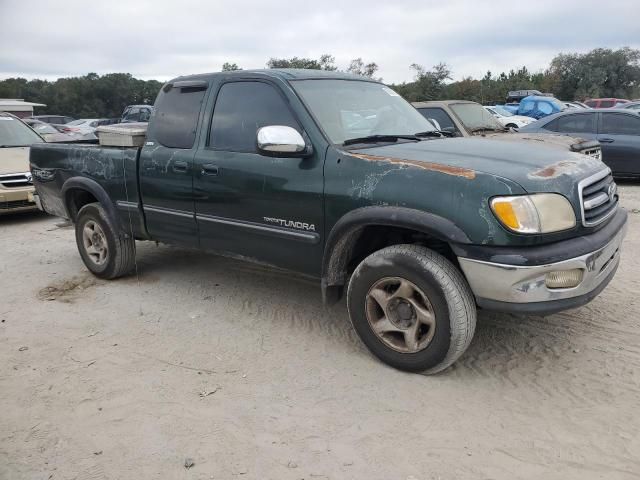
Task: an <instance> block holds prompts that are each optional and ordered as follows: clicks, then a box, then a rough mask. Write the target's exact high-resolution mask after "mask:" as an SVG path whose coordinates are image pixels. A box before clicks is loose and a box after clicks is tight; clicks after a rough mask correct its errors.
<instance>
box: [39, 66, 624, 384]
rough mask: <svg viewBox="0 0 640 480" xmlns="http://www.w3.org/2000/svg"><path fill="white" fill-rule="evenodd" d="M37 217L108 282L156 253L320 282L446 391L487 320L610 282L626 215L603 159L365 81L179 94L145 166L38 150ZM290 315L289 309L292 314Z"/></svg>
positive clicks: (226, 77)
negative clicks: (196, 256)
mask: <svg viewBox="0 0 640 480" xmlns="http://www.w3.org/2000/svg"><path fill="white" fill-rule="evenodd" d="M30 161H31V170H32V174H33V179H34V184H35V187H36V191H37V195H36V200H37V202H38V204H39V205H40V206H41V208H42V209H43V210H45V211H47V212H49V213H50V214H52V215H57V216H60V217H65V218H69V219H71V220H72V221H73V222H74V223H75V228H76V240H77V246H78V249H79V252H80V255H81V257H82V259H83V261H84V263H85V265H86V266H87V268H88V269H89V270H90V271H91V272H93V273H94V274H95V275H97V276H99V277H102V278H116V277H119V276H122V275H125V274H128V273H130V272H131V270H132V268H133V267H134V256H135V241H136V240H154V241H158V242H166V243H170V244H175V245H181V246H185V247H196V248H200V249H202V250H206V251H212V252H220V253H222V254H228V255H232V256H236V257H239V258H243V259H248V260H253V261H258V262H261V263H265V264H269V265H273V266H275V267H279V268H284V269H288V270H292V271H295V272H298V273H301V274H304V275H306V276H310V277H313V278H316V279H317V280H318V282H319V283H320V285H321V289H322V294H323V298H324V300H325V302H326V303H327V304H332V303H335V302H337V301H339V300H340V298H341V297H342V296H343V294H345V293H346V297H347V299H346V303H347V308H348V311H349V316H350V318H351V321H352V323H353V327H354V328H355V330H356V332H357V333H358V335H359V336H360V338H361V339H362V341H363V342H364V343H365V345H366V346H367V347H368V348H369V349H370V350H371V352H372V353H373V354H375V355H376V356H377V357H378V358H380V359H381V360H383V361H384V362H386V363H388V364H390V365H392V366H394V367H396V368H400V369H404V370H408V371H426V372H428V373H434V372H438V371H441V370H443V369H445V368H447V367H448V366H449V365H451V364H452V363H454V362H455V361H456V359H457V358H458V357H460V355H462V353H463V352H464V351H465V349H466V348H467V347H468V345H469V343H470V342H471V339H472V337H473V334H474V329H475V324H476V309H477V307H480V308H485V309H491V310H499V311H507V312H516V313H524V314H528V313H531V314H544V313H552V312H557V311H560V310H564V309H568V308H573V307H577V306H580V305H583V304H585V303H587V302H588V301H590V300H591V299H593V298H594V297H595V296H596V295H598V294H599V293H600V292H601V291H602V290H603V289H604V288H605V286H606V285H607V284H608V283H609V282H610V281H611V279H612V278H613V276H614V274H615V272H616V269H617V267H618V263H619V260H620V246H621V243H622V240H623V236H624V233H625V228H626V222H627V214H626V212H625V211H624V210H622V209H621V208H619V206H618V195H617V189H616V185H615V183H614V181H613V178H612V177H611V172H610V170H609V169H608V168H607V167H606V166H605V165H604V164H603V163H602V162H601V161H600V160H598V159H597V158H593V157H589V156H586V155H582V154H580V153H575V152H569V151H564V150H560V149H557V148H553V147H548V146H545V145H544V144H543V145H540V146H537V145H532V144H531V142H522V143H520V142H504V141H499V140H491V139H486V138H445V137H443V136H442V135H441V133H439V132H438V131H437V130H435V127H434V126H433V124H431V123H430V122H429V121H428V120H426V119H425V118H424V117H423V116H422V115H421V114H420V113H419V112H418V111H417V110H415V109H414V108H413V107H412V106H411V105H410V104H409V103H407V102H406V101H405V100H403V99H402V98H401V97H400V96H399V95H398V94H397V93H395V92H394V91H393V90H391V89H389V88H388V87H386V86H384V85H382V84H381V83H378V82H376V81H372V80H370V79H366V78H362V77H357V76H352V75H348V74H343V73H337V72H323V71H314V70H265V71H236V72H224V73H213V74H204V75H192V76H188V77H179V78H176V79H175V80H172V81H170V82H168V83H167V84H166V85H164V86H163V87H162V90H161V91H160V93H159V94H158V97H157V99H156V102H155V105H154V109H153V113H152V115H151V118H150V121H149V124H148V130H147V133H146V138H145V139H144V144H143V146H142V147H141V148H135V147H131V148H119V147H107V146H102V145H65V144H56V145H45V144H41V145H34V146H33V147H32V148H31V155H30ZM278 301H281V302H286V301H287V299H286V298H282V299H279V300H278Z"/></svg>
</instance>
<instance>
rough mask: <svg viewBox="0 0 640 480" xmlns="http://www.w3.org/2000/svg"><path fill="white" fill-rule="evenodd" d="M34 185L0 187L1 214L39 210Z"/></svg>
mask: <svg viewBox="0 0 640 480" xmlns="http://www.w3.org/2000/svg"><path fill="white" fill-rule="evenodd" d="M34 192H35V189H34V188H33V187H26V188H15V189H13V188H12V189H6V190H5V189H0V215H2V214H7V213H15V212H26V211H30V210H37V209H38V207H37V205H36V204H35V201H34V198H33V194H34Z"/></svg>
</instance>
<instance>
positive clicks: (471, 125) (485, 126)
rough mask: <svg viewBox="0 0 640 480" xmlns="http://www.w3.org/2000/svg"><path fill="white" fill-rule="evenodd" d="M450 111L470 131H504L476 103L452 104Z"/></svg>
mask: <svg viewBox="0 0 640 480" xmlns="http://www.w3.org/2000/svg"><path fill="white" fill-rule="evenodd" d="M451 110H453V113H455V114H456V115H457V116H458V118H459V119H460V121H461V122H462V123H463V124H464V126H465V127H467V129H469V130H470V131H472V132H473V131H479V130H504V127H503V126H502V125H500V123H498V121H497V120H496V119H495V118H494V117H493V116H492V115H491V114H490V113H489V112H487V111H486V110H485V109H484V108H483V107H482V106H481V105H478V104H477V103H452V104H451Z"/></svg>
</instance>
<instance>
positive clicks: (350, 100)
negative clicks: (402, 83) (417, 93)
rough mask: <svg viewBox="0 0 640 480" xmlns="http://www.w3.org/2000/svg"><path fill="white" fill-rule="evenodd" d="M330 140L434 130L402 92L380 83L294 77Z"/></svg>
mask: <svg viewBox="0 0 640 480" xmlns="http://www.w3.org/2000/svg"><path fill="white" fill-rule="evenodd" d="M291 83H292V85H293V88H294V89H295V91H296V92H297V93H298V95H300V97H301V98H302V100H303V101H304V102H305V103H306V104H307V106H308V107H309V109H310V110H311V112H312V113H313V115H314V116H315V118H316V120H317V121H318V123H319V124H320V126H321V127H322V129H323V130H324V132H325V133H326V134H327V135H328V137H329V139H330V140H331V142H333V143H335V144H342V143H344V142H345V141H346V140H350V139H354V138H362V137H368V136H371V135H379V136H385V135H389V136H394V135H414V134H416V133H422V132H430V131H435V128H434V127H433V125H432V124H431V123H430V122H429V121H428V120H427V119H425V118H424V117H423V116H422V115H421V114H420V113H419V112H418V111H417V110H416V109H415V108H413V107H412V106H411V105H410V104H409V103H408V102H407V101H405V100H404V99H403V98H402V97H401V96H400V95H398V94H397V93H396V92H394V91H393V90H391V89H390V88H389V87H385V86H384V85H382V84H380V83H374V82H365V81H357V80H355V81H354V80H294V81H292V82H291Z"/></svg>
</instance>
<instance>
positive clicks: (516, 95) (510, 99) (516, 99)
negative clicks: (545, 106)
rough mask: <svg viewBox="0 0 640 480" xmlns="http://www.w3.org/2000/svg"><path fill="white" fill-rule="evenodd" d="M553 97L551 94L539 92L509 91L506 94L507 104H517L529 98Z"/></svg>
mask: <svg viewBox="0 0 640 480" xmlns="http://www.w3.org/2000/svg"><path fill="white" fill-rule="evenodd" d="M532 95H533V96H538V97H553V94H552V93H542V92H541V91H540V90H511V91H509V93H508V94H507V103H515V104H518V103H520V102H521V101H522V99H524V98H526V97H530V96H532Z"/></svg>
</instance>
